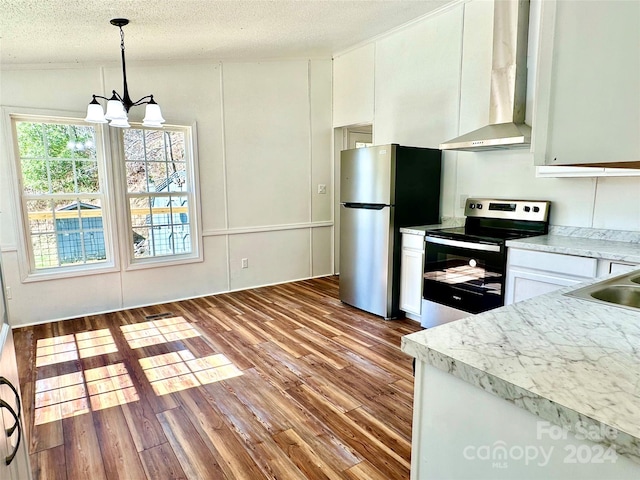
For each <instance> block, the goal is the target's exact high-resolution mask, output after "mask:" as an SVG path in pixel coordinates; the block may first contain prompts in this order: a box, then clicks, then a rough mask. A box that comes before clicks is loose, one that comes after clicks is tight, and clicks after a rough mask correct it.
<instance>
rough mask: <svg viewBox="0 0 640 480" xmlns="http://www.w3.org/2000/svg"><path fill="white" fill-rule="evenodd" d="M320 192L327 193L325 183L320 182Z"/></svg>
mask: <svg viewBox="0 0 640 480" xmlns="http://www.w3.org/2000/svg"><path fill="white" fill-rule="evenodd" d="M318 193H319V194H321V195H324V194H326V193H327V186H326V185H325V184H324V183H319V184H318Z"/></svg>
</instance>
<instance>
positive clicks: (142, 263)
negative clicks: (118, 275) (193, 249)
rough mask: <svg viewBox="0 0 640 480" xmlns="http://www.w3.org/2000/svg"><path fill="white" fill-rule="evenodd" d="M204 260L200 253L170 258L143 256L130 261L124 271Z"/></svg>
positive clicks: (172, 265)
mask: <svg viewBox="0 0 640 480" xmlns="http://www.w3.org/2000/svg"><path fill="white" fill-rule="evenodd" d="M201 262H204V258H203V256H202V255H185V256H180V257H170V258H144V259H137V260H135V261H134V262H132V263H130V264H129V265H128V266H127V268H126V269H125V271H128V272H129V271H134V270H144V269H147V268H158V267H174V266H179V265H186V264H190V263H201Z"/></svg>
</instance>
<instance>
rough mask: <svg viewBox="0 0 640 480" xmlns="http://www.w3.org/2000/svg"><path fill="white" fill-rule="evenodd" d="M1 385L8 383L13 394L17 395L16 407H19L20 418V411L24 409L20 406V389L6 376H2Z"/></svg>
mask: <svg viewBox="0 0 640 480" xmlns="http://www.w3.org/2000/svg"><path fill="white" fill-rule="evenodd" d="M0 385H6V386H7V387H9V388H10V389H11V391H12V392H13V394H14V395H15V396H16V408H17V409H18V418H20V412H21V411H22V409H21V408H20V395H18V390H17V389H16V387H14V386H13V383H11V382H10V381H9V380H7V379H6V378H5V377H0Z"/></svg>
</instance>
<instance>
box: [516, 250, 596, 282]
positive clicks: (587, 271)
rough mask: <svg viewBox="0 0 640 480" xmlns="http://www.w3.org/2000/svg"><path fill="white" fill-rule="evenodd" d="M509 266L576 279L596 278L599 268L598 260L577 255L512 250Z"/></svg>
mask: <svg viewBox="0 0 640 480" xmlns="http://www.w3.org/2000/svg"><path fill="white" fill-rule="evenodd" d="M509 266H518V267H524V268H531V269H535V270H544V271H546V272H554V273H561V274H565V275H573V276H576V277H584V278H594V277H595V276H596V271H597V268H598V260H597V259H595V258H587V257H578V256H575V255H562V254H559V253H547V252H535V251H532V250H521V249H517V248H515V249H514V248H510V249H509Z"/></svg>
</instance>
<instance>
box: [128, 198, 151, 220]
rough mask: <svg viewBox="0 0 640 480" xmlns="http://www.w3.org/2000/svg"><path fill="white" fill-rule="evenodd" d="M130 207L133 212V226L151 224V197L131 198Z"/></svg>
mask: <svg viewBox="0 0 640 480" xmlns="http://www.w3.org/2000/svg"><path fill="white" fill-rule="evenodd" d="M129 209H130V212H131V226H132V227H144V226H146V225H149V224H150V222H149V220H150V218H151V205H150V202H149V197H144V198H130V199H129Z"/></svg>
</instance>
